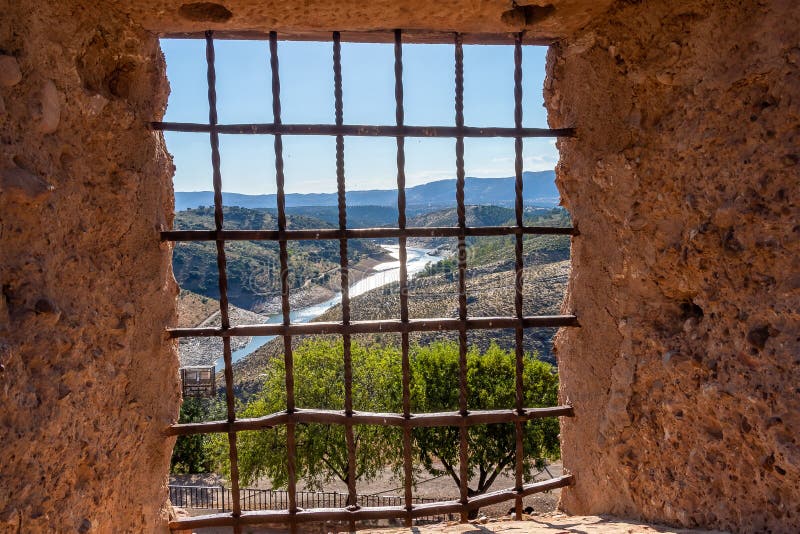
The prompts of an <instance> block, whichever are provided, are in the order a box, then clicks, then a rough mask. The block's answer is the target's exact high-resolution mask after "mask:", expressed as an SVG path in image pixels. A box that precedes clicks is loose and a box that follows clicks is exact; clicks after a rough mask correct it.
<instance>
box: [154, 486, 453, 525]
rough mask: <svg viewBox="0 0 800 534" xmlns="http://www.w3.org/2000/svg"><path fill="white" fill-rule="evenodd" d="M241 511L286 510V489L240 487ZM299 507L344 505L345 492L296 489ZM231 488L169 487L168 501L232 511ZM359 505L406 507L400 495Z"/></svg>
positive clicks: (447, 517)
mask: <svg viewBox="0 0 800 534" xmlns="http://www.w3.org/2000/svg"><path fill="white" fill-rule="evenodd" d="M239 495H240V496H239V501H240V503H241V507H242V510H247V511H255V510H285V509H287V508H288V507H289V492H287V491H285V490H275V489H258V488H239ZM296 498H297V506H298V507H299V508H344V507H346V506H347V493H340V492H336V491H297V497H296ZM232 499H233V497H232V495H231V488H226V487H224V486H178V485H170V486H169V500H170V502H172V505H173V506H177V507H179V508H191V509H200V510H217V511H219V512H229V511H231V504H232V502H233V501H232ZM440 500H441V499H434V498H425V497H414V498H413V501H414V504H424V503H432V502H438V501H440ZM356 502H357V503H358V505H359V506H364V507H374V506H405V499H404V498H403V497H401V496H399V495H357V498H356ZM454 519H457V517H456V516H455V515H452V514H438V515H432V516H425V517H422V518H419V519H418V520H415V522H416V523H435V522H440V521H452V520H454Z"/></svg>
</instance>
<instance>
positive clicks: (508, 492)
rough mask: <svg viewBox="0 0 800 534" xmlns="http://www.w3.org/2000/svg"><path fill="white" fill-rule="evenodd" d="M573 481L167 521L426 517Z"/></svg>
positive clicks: (182, 524) (210, 523)
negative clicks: (432, 498) (393, 502)
mask: <svg viewBox="0 0 800 534" xmlns="http://www.w3.org/2000/svg"><path fill="white" fill-rule="evenodd" d="M573 483H574V477H573V475H562V476H560V477H555V478H551V479H549V480H544V481H541V482H533V483H530V484H525V485H524V486H522V490H521V491H517V490H516V489H514V488H508V489H502V490H498V491H493V492H491V493H485V494H483V495H478V496H475V497H471V498H470V499H468V500H467V502H466V503H465V504H462V503H460V502H458V501H441V502H433V503H425V504H418V505H413V506H412V507H411V508H410V509H406V508H405V507H404V506H376V507H352V508H311V509H308V510H303V509H300V510H298V511H297V512H295V513H291V512H290V511H289V510H265V511H257V512H242V514H241V515H240V516H239V517H234V515H233V514H231V513H220V514H209V515H202V516H195V517H189V518H183V519H174V520H172V521H170V522H169V528H170V530H190V529H195V528H204V527H225V526H236V525H258V524H264V523H286V522H297V523H308V522H317V521H366V520H374V519H391V518H395V517H409V516H410V517H412V518H418V517H426V516H432V515H443V514H453V513H458V512H461V511H462V510H467V511H469V510H473V509H475V508H481V507H483V506H488V505H491V504H497V503H500V502H504V501H508V500H511V499H514V498H516V497H517V495H521V496H523V497H524V496H527V495H532V494H534V493H540V492H543V491H548V490H553V489H556V488H563V487H565V486H570V485H572V484H573Z"/></svg>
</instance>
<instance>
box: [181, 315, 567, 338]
mask: <svg viewBox="0 0 800 534" xmlns="http://www.w3.org/2000/svg"><path fill="white" fill-rule="evenodd" d="M462 323H463V324H464V326H466V328H467V330H488V329H502V328H517V327H518V326H521V327H522V328H558V327H562V326H580V325H579V324H578V318H577V317H576V316H574V315H531V316H527V317H523V318H521V319H519V318H517V317H472V318H467V319H466V320H465V321H461V319H458V318H450V317H442V318H430V319H410V320H409V321H408V322H406V323H404V322H402V321H400V320H399V319H388V320H376V321H352V322H350V324H344V323H341V322H338V321H320V322H316V323H292V324H290V325H282V324H248V325H240V326H233V327H231V328H228V329H224V328H221V327H216V326H205V327H196V328H168V329H167V332H168V333H169V335H170V337H173V338H180V337H214V336H216V337H237V336H243V337H250V336H282V335H289V336H302V335H324V334H377V333H392V332H396V333H403V332H436V331H443V332H446V331H456V330H459V329H460V328H461V326H462Z"/></svg>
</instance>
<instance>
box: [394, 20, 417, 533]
mask: <svg viewBox="0 0 800 534" xmlns="http://www.w3.org/2000/svg"><path fill="white" fill-rule="evenodd" d="M394 97H395V122H396V124H397V128H398V129H401V128H403V123H404V121H405V110H404V107H403V35H402V32H401V31H400V30H395V32H394ZM396 139H397V227H398V229H399V230H401V231H404V230H405V229H406V168H405V165H406V152H405V138H403V137H402V136H398V137H397V138H396ZM398 245H399V254H398V255H399V260H400V321H401V322H402V323H408V268H407V263H406V262H407V259H408V257H407V251H406V236H405V235H401V236H399V238H398ZM400 348H401V352H402V364H401V365H402V375H403V377H402V380H403V416H404V417H406V418H408V417H410V414H411V364H410V361H409V339H408V332H403V333H402V334H401V335H400ZM412 477H413V466H412V463H411V428H409V427H404V428H403V495H404V500H405V506H406V510H408V511H409V514H408V515H406V517H405V525H406V527H410V526H411V524H412V517H411V514H410V511H411V509H412V507H413V495H412V491H411V486H412Z"/></svg>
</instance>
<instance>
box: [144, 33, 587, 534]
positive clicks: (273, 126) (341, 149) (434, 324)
mask: <svg viewBox="0 0 800 534" xmlns="http://www.w3.org/2000/svg"><path fill="white" fill-rule="evenodd" d="M450 35H451V37H447V35H444V36H438V39H440V40H443V39H445V38H451V39H452V44H453V47H454V51H455V54H454V71H455V102H454V104H455V125H454V126H435V125H428V126H416V125H408V124H406V123H405V117H404V87H403V32H402V31H400V30H396V31H395V32H393V34H392V36H391V37H392V40H393V43H394V74H395V85H394V96H395V124H391V125H360V124H346V123H345V122H344V114H343V88H342V63H341V34H340V33H339V32H333V33H332V34H331V42H332V55H333V70H334V87H333V89H334V107H335V110H334V111H335V112H334V115H335V121H334V122H333V123H332V124H289V123H284V122H283V121H282V110H281V81H280V74H279V69H278V64H279V56H278V36H277V34H276V33H275V32H271V33H270V34H269V40H268V44H269V60H270V65H271V73H272V75H271V80H270V81H271V89H272V91H271V92H272V102H271V104H272V122H271V123H252V124H220V123H219V121H218V109H217V92H216V87H217V79H216V66H215V49H214V42H215V40H214V33H213V32H211V31H208V32H206V33H205V53H206V65H207V82H208V91H207V92H208V111H209V120H208V123H206V124H200V123H176V122H154V123H152V127H153V128H154V129H155V130H160V131H169V132H193V133H203V134H208V136H209V140H210V148H211V163H212V173H213V189H214V195H213V200H214V202H213V216H214V227H213V229H191V230H171V231H164V232H162V239H163V240H164V241H172V242H190V241H201V242H208V243H214V245H215V249H216V267H217V275H218V288H219V316H220V323H221V324H220V326H199V327H178V328H170V329H169V334H170V336H171V337H173V338H176V339H183V338H203V337H211V338H217V339H221V341H222V353H223V360H224V383H225V384H224V385H225V419H224V420H219V421H213V422H199V423H183V424H175V425H172V426H171V427H170V428H169V430H168V434H169V435H173V436H188V435H197V434H207V433H224V434H226V435H227V439H228V447H229V461H230V475H231V476H230V479H231V480H230V482H231V487H230V489H229V490H228V491H227V493H226V490H225V489H223V490H222V492H221V494H220V496H219V498H220V499H223V500H224V499H227V501H226V502H227V504H225V505H223V508H222V509H223V510H226V509H230V512H226V511H223V512H221V513H216V514H211V515H206V516H200V517H192V518H179V519H175V520H173V521H172V522H171V523H170V528H171V529H172V530H183V529H190V528H202V527H211V526H231V527H233V528H234V531H237V532H238V531H239V530H240V528H241V526H242V525H251V524H263V523H275V522H281V523H286V524H289V525H290V526H291V527H292V529H293V530H294V529H295V528H296V527H297V525H298V524H300V523H304V522H310V521H313V522H319V521H343V522H349V523H350V525H351V530H352V529H354V528H355V526H356V522H358V521H362V520H373V519H386V518H401V519H404V520H405V521H406V524H407V525H409V526H410V525H411V521H412V520H413V519H415V518H420V517H427V516H433V515H442V514H460V516H461V519H462V521H466V520H467V518H468V514H469V512H470V510H473V509H476V508H478V507H481V506H487V505H489V504H493V503H499V502H503V501H507V500H513V501H514V502H515V512H516V514H517V517H519V516H520V514H521V513H522V498H523V497H524V496H526V495H530V494H533V493H536V492H541V491H546V490H550V489H554V488H558V487H563V486H566V485H569V484H571V482H572V475H569V474H566V475H562V476H560V477H555V478H552V479H550V480H547V481H544V482H533V483H525V482H524V479H523V461H524V457H525V451H524V446H523V445H524V444H523V425H524V424H525V422H527V421H530V420H533V419H538V418H544V417H558V416H572V415H573V410H572V407H571V406H569V405H563V406H552V407H544V408H539V407H536V408H531V407H526V405H525V401H524V399H525V395H524V390H523V372H524V348H523V345H524V340H523V333H524V331H525V330H526V329H536V328H555V327H575V326H578V322H577V318H576V317H575V316H574V315H570V314H567V315H546V316H526V315H525V314H524V313H523V276H522V274H523V269H524V254H523V243H524V241H523V239H524V237H525V236H529V235H576V234H577V231H576V230H575V229H574V228H572V227H564V226H530V225H527V224H526V223H525V204H524V202H523V139H526V138H537V137H570V136H573V135H574V130H573V129H571V128H561V129H542V128H527V127H523V114H522V98H523V95H522V42H523V35H522V34H517V35H515V36H514V39H513V46H514V57H513V61H514V126H513V127H471V126H467V125H466V124H465V121H464V53H463V36H462V35H461V34H454V35H453V34H450ZM221 134H240V135H265V134H267V135H271V136H273V139H274V151H275V179H276V185H277V200H276V204H277V205H276V208H277V229H276V230H230V229H226V228H225V224H224V222H225V221H224V213H223V198H222V187H223V181H222V179H223V178H222V173H221V170H220V169H221V157H220V135H221ZM284 135H324V136H334V137H335V142H336V165H335V166H336V182H337V195H338V202H337V205H336V210H337V212H338V220H337V221H336V222H337V223H338V224H336V225H335V226H334V227H333V228H319V229H297V228H290V227H289V225H288V224H287V205H286V204H287V202H286V197H287V194H286V191H285V189H286V187H285V176H284V155H283V137H282V136H284ZM349 136H377V137H387V138H394V139H395V141H396V159H397V173H396V181H397V224H396V226H395V227H365V228H352V227H349V226H348V218H347V217H348V216H347V213H348V205H347V188H346V170H345V165H344V154H345V144H344V142H345V138H346V137H349ZM430 137H434V138H438V137H444V138H452V139H454V140H455V164H456V191H455V196H456V206H457V225H456V226H454V227H450V226H434V227H431V226H427V227H415V226H412V225H409V217H408V209H407V202H406V200H407V199H406V162H405V144H406V139H408V138H430ZM486 137H498V138H511V139H513V140H514V170H515V180H514V199H515V200H514V206H513V208H514V220H513V223H511V224H506V225H468V224H467V213H466V202H465V183H466V176H465V164H464V155H465V148H464V140H465V139H466V138H486ZM481 236H484V237H485V236H509V237H511V238H513V240H514V273H515V281H516V284H515V286H516V287H515V297H514V312H513V314H511V315H507V316H496V317H471V316H470V315H469V300H468V297H467V282H466V276H467V267H468V258H467V246H466V242H467V239H468V238H471V237H481ZM365 238H371V239H378V238H393V239H397V242H398V244H399V248H398V255H399V264H400V271H399V286H400V291H399V302H400V316H399V318H396V319H390V320H353V319H352V313H351V309H350V301H351V298H350V290H351V284H350V280H349V277H350V263H349V261H348V249H349V246H350V243H351V241H352V240H356V239H365ZM411 238H454V239H456V240H457V255H456V269H455V270H456V273H454V274H456V275H457V293H458V309H457V314H456V317H426V318H411V317H410V316H409V302H408V290H409V275H408V269H407V264H408V254H407V252H408V240H409V239H411ZM303 240H331V241H334V242H338V245H339V272H340V284H339V285H340V290H341V320H338V321H320V322H313V323H298V322H296V321H293V320H292V316H291V311H292V307H291V304H290V296H291V295H290V293H291V287H290V283H289V256H288V245H289V243H290V242H292V241H303ZM236 241H266V242H272V243H277V244H278V249H279V252H278V257H279V266H278V267H279V278H280V288H281V298H280V310H281V321H280V323H278V324H254V325H253V324H234V323H233V321H231V314H230V309H229V308H230V307H229V299H228V272H227V256H226V244H227V243H231V242H234V243H235V242H236ZM487 329H488V330H498V329H509V330H513V332H514V336H515V351H514V354H515V370H514V384H515V388H514V390H515V393H514V398H515V402H514V405H513V406H508V407H507V409H497V410H470V402H469V401H470V392H469V388H468V378H467V352H468V346H467V345H468V342H467V335H468V333H470V332H474V331H479V330H487ZM432 331H450V332H455V333H457V334H458V347H459V355H458V377H457V384H458V409H457V410H456V411H444V412H432V413H413V412H412V410H411V370H410V360H409V335H410V334H412V333H416V332H432ZM369 333H391V334H399V336H400V339H401V344H400V345H401V352H402V365H401V373H402V411H401V412H398V413H376V412H364V411H356V410H354V404H353V361H352V359H353V358H352V350H353V349H352V337H353V336H355V335H357V334H369ZM321 334H329V335H336V336H340V337H341V339H342V343H343V345H342V346H343V355H344V362H343V363H344V376H343V388H344V409H343V410H336V411H334V410H323V409H315V408H302V409H301V408H298V407H297V406H296V402H295V374H294V369H293V363H294V361H293V350H294V349H293V345H292V339H293V337H295V336H300V335H321ZM248 336H279V337H281V338H282V340H283V363H284V366H285V382H284V387H285V393H286V404H285V409H282V410H279V411H277V412H275V413H272V414H270V415H266V416H263V417H258V418H239V417H237V415H236V410H235V408H236V401H235V398H234V387H233V386H234V383H233V365H232V363H233V362H232V352H233V351H232V343H231V341H232V339H234V338H237V337H248ZM209 377H210V382H209ZM182 379H183V380H184V394H185V395H186V396H191V395H195V394H198V393H199V392H203V393H205V392H207V391H208V389H207V388H208V387H211V388H213V387H214V375H213V373H210V372H209V369H194V368H187V369H183V370H182ZM192 380H194V383H195V384H202V387H201V386H199V385H198V387H197V388H196V389H192V386H191V384H192ZM187 388H188V389H187ZM311 423H313V424H322V425H339V426H342V427H344V429H345V439H346V450H347V469H348V472H349V476H348V477H347V479H348V484H347V496H346V499H344V500H341V499H340V500H336V499H333V501H332V504H331V505H330V506H325V507H312V508H306V505H305V504H304V502H303V499H302V497H303V493H302V492H299V491H298V489H297V477H298V472H297V465H296V453H297V443H296V425H298V424H311ZM497 423H513V424H514V430H515V447H516V448H515V464H514V474H515V484H514V487H512V488H507V489H503V490H497V491H492V492H488V493H484V494H481V495H477V496H471V495H470V494H469V488H468V484H469V477H468V473H467V468H468V461H467V460H468V455H469V446H468V440H467V436H468V433H467V431H468V428H469V427H471V426H475V425H489V424H497ZM357 425H375V426H383V427H386V426H388V427H396V428H398V429H399V430H400V431H401V432H402V460H403V493H404V495H403V499H402V502H392V503H390V504H387V502H386V501H385V500H384V501H381V500H379V499H378V500H375V501H374V502H364V500H363V499H361V500H359V496H358V494H357V493H356V483H355V480H356V477H355V469H356V447H357V445H356V442H355V438H354V430H353V429H354V426H357ZM277 426H283V427H285V430H286V442H285V445H286V450H287V457H286V462H287V472H288V483H287V491H286V492H285V500H284V501H281V502H282V505H281V506H282V507H283V509H280V510H257V511H244V510H246V509H248V507H249V506H248V504H247V503H246V502H245V503H244V504H243V499H251V498H255V497H253V496H252V495H249V493H248V492H249V491H251V490H244V489H240V488H239V474H238V471H239V456H238V450H237V438H238V435H239V433H240V432H244V431H251V430H263V429H269V428H274V427H277ZM434 426H440V427H444V426H452V427H456V428H458V458H459V462H458V463H459V467H458V469H459V476H460V498H459V499H457V500H452V501H438V502H420V501H419V500H418V499H416V498H415V497H414V495H413V492H412V470H413V459H412V456H411V455H412V431H413V429H416V428H424V427H434ZM176 498H179V499H180V500H183V499H185V498H186V497H185V495H182V496H180V497H176ZM203 498H209V497H208V496H205V497H203ZM215 498H216V497H215ZM317 502H318V501H317Z"/></svg>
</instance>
